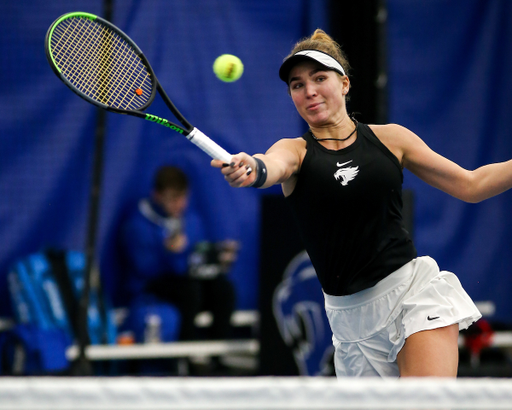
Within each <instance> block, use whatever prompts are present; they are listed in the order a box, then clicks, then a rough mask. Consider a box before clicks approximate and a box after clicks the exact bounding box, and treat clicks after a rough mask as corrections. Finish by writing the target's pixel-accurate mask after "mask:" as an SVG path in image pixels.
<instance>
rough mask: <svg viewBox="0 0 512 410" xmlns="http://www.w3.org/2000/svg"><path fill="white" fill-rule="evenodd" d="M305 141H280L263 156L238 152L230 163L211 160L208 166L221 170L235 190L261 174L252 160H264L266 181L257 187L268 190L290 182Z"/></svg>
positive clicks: (253, 180) (250, 182)
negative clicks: (276, 185) (273, 186)
mask: <svg viewBox="0 0 512 410" xmlns="http://www.w3.org/2000/svg"><path fill="white" fill-rule="evenodd" d="M304 149H305V142H304V140H303V139H302V138H296V139H286V138H285V139H282V140H279V141H278V142H276V143H275V144H274V145H272V147H270V148H269V149H268V151H267V152H266V153H265V154H255V155H254V157H252V156H250V155H249V154H246V153H245V152H241V153H239V154H236V155H233V157H232V162H231V164H223V163H222V161H219V160H212V162H211V165H212V166H213V167H215V168H220V169H221V172H222V174H223V175H224V178H225V179H226V180H227V181H228V182H229V185H231V186H232V187H236V188H243V187H250V186H252V185H253V184H254V182H255V181H256V180H257V178H258V175H259V173H260V172H262V168H261V166H258V163H257V161H256V159H255V158H258V159H260V160H261V161H263V163H264V166H265V168H266V180H265V183H264V184H263V185H262V186H261V187H260V188H268V187H270V186H272V185H275V184H280V183H284V182H286V181H287V180H289V179H290V178H291V177H292V176H293V175H294V174H295V173H297V172H298V170H299V168H300V163H301V161H302V156H303V153H302V151H303V150H304Z"/></svg>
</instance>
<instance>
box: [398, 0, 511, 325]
mask: <svg viewBox="0 0 512 410" xmlns="http://www.w3.org/2000/svg"><path fill="white" fill-rule="evenodd" d="M388 6H389V62H390V90H391V95H390V116H391V118H390V119H391V121H392V122H396V123H399V124H402V125H404V126H406V127H408V128H409V129H411V130H412V131H414V132H415V133H417V134H418V135H419V136H420V137H421V138H422V139H423V140H425V142H426V143H427V144H428V145H429V146H430V147H431V148H433V149H434V150H435V151H437V152H439V153H440V154H441V155H444V156H446V157H448V158H450V159H451V160H453V161H455V162H457V163H458V164H460V165H461V166H463V167H465V168H468V169H475V168H478V167H479V166H482V165H485V164H488V163H493V162H499V161H505V160H508V159H510V158H512V139H511V138H510V135H512V134H511V132H512V125H511V124H512V122H511V118H512V104H511V103H510V102H511V97H510V94H511V92H512V77H511V76H510V72H511V70H512V54H511V53H510V50H512V25H511V24H510V22H511V21H512V2H510V1H508V0H491V1H488V0H449V1H446V0H430V1H428V2H419V1H413V2H411V1H409V0H388ZM405 181H406V182H405V184H406V186H407V187H409V188H411V189H413V190H414V192H415V197H416V202H415V211H416V218H415V224H416V225H415V233H416V238H415V239H416V245H417V248H418V251H419V253H420V254H428V255H431V256H433V257H434V258H436V259H437V260H438V262H439V265H440V266H441V268H442V269H447V270H451V271H453V272H455V273H456V274H457V275H458V276H459V278H460V280H461V282H462V283H463V285H464V286H465V288H466V290H467V291H468V293H469V294H470V295H471V296H472V297H473V298H474V299H475V300H477V301H478V300H492V301H494V302H495V303H496V304H497V313H496V319H498V320H502V321H504V322H508V323H512V298H511V297H510V295H511V294H512V275H511V274H510V266H512V252H511V249H512V218H511V214H510V210H511V209H512V193H511V192H507V193H505V194H502V195H501V196H499V197H495V198H492V199H490V200H487V201H485V202H482V203H480V204H465V203H462V202H460V201H458V200H456V199H454V198H451V197H449V196H448V195H446V194H444V193H442V192H440V191H438V190H436V189H434V188H431V187H429V186H427V185H426V184H425V183H423V182H422V181H420V180H419V179H417V178H416V177H414V176H413V175H411V174H410V173H406V177H405Z"/></svg>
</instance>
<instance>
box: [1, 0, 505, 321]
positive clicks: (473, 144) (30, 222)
mask: <svg viewBox="0 0 512 410" xmlns="http://www.w3.org/2000/svg"><path fill="white" fill-rule="evenodd" d="M114 4H115V7H114V17H113V20H114V23H115V24H117V25H118V26H120V27H121V28H122V29H123V30H124V31H126V32H127V33H128V34H129V35H130V36H131V37H132V38H133V39H134V40H135V41H136V43H137V44H138V45H139V46H140V47H141V48H142V50H143V51H144V52H145V54H146V55H147V57H148V59H149V60H150V62H151V63H152V65H153V67H154V69H155V71H156V74H157V76H158V77H159V79H160V81H161V82H162V84H163V86H164V88H165V89H166V90H167V92H168V93H169V95H170V96H171V98H172V99H173V100H175V102H176V103H177V105H178V107H179V109H180V110H181V111H182V113H183V114H184V115H185V116H186V117H187V118H188V119H189V120H190V121H191V122H192V123H193V124H194V125H196V126H197V127H198V128H199V129H201V130H202V131H203V132H204V133H205V134H207V135H209V136H210V137H211V138H213V139H214V140H216V141H217V142H218V143H219V144H220V145H222V146H224V147H225V148H226V149H227V150H228V151H230V152H234V153H235V152H238V151H242V150H244V151H247V152H250V153H255V152H264V151H265V149H266V148H267V147H268V146H269V145H271V144H272V143H273V142H274V141H276V140H277V139H278V138H281V137H294V136H298V135H300V134H301V133H302V132H303V130H304V128H305V127H304V124H303V123H302V121H301V120H300V118H299V117H298V115H297V114H296V112H295V109H294V107H293V104H292V103H291V101H290V99H289V97H288V95H287V93H286V88H285V85H284V84H283V83H282V82H281V81H280V80H279V79H278V76H277V70H278V68H279V65H280V62H281V61H282V59H283V57H284V56H286V55H287V53H288V52H289V50H290V48H291V47H292V45H293V44H294V43H295V41H297V40H298V39H300V38H301V37H303V36H305V35H308V34H310V33H311V32H312V31H313V30H314V29H315V28H316V27H322V28H324V29H326V30H327V31H329V27H328V26H327V14H328V1H327V0H323V1H319V0H301V1H299V0H273V1H263V2H262V1H261V0H223V1H222V0H168V1H163V0H146V1H135V0H131V1H130V0H126V1H115V2H114ZM388 6H389V27H388V34H389V38H388V46H389V56H388V58H389V69H390V83H389V86H390V120H391V121H392V122H397V123H400V124H403V125H405V126H407V127H409V128H410V129H412V130H413V131H414V132H416V133H417V134H418V135H420V136H421V137H422V138H423V139H424V140H425V141H426V142H427V143H428V144H429V145H430V146H431V147H432V148H433V149H434V150H436V151H438V152H439V153H441V154H442V155H445V156H447V157H448V158H451V159H452V160H454V161H455V162H458V163H459V164H461V165H462V166H464V167H466V168H476V167H478V166H480V165H483V164H486V163H489V162H495V161H502V160H506V159H508V158H511V157H512V140H511V138H510V135H511V132H510V131H511V126H510V118H512V115H511V114H512V112H511V111H512V108H511V104H510V97H509V93H510V91H511V90H512V87H511V85H512V84H511V81H512V80H511V78H510V75H509V73H510V72H511V71H512V70H511V69H512V61H511V58H512V57H511V55H510V50H511V49H512V28H511V25H510V21H512V3H511V2H510V1H508V0H430V1H429V2H423V1H410V0H388ZM76 10H82V11H87V12H91V13H95V14H99V15H101V13H102V1H100V0H88V1H85V0H81V1H79V0H67V1H53V2H47V1H42V0H26V1H23V2H2V4H1V5H0V11H1V12H2V15H3V16H4V24H2V25H1V26H0V51H1V55H2V63H1V64H0V79H1V84H2V87H0V108H1V109H0V197H1V198H2V200H1V201H0V315H6V314H9V313H10V307H9V304H8V296H7V295H8V292H7V285H6V280H5V278H6V275H7V272H8V268H9V266H10V264H11V263H12V262H13V261H14V260H16V259H17V258H19V257H21V256H23V255H25V254H27V253H29V252H34V251H37V250H39V249H41V248H43V247H46V246H58V247H65V248H72V249H83V248H84V246H85V233H86V223H87V218H88V201H89V189H90V179H91V171H92V170H91V165H92V155H93V148H94V147H93V142H94V138H93V137H94V129H95V122H96V117H97V109H96V108H94V107H92V106H90V105H89V104H87V103H86V102H85V101H83V100H81V99H80V98H78V97H76V96H75V95H74V94H73V93H71V92H70V91H69V90H68V89H67V88H66V87H65V86H64V85H63V84H62V83H61V82H60V81H59V80H58V79H57V78H56V77H55V75H54V74H53V73H52V71H51V70H50V68H49V66H48V63H47V62H46V58H45V55H44V47H43V39H44V36H45V33H46V30H47V28H48V27H49V25H50V24H51V23H52V22H53V21H54V20H55V19H56V18H57V17H58V16H60V15H62V14H64V13H66V12H69V11H76ZM344 18H349V16H340V24H342V22H343V19H344ZM361 52H364V50H361ZM223 53H231V54H235V55H238V56H239V57H240V58H241V59H242V61H243V62H244V64H245V73H244V75H243V77H242V78H241V79H240V80H239V81H237V82H235V83H231V84H227V83H222V82H220V81H219V80H217V79H216V77H215V76H214V74H213V72H212V69H211V67H212V64H213V61H214V59H215V58H216V57H217V56H218V55H220V54H223ZM349 58H350V56H349ZM352 92H353V93H357V90H356V89H354V90H352ZM150 112H155V113H156V114H161V115H162V116H166V115H167V110H166V108H165V107H164V106H163V105H161V104H157V103H155V105H154V107H152V108H151V109H150ZM107 125H108V130H107V136H106V147H105V164H104V175H103V179H102V182H103V185H102V191H101V195H102V196H101V209H100V226H99V228H100V229H99V237H98V251H99V256H100V262H101V270H102V275H103V278H104V281H105V284H106V286H107V289H108V290H109V291H110V292H111V293H112V295H113V296H114V299H115V298H116V297H117V295H116V289H118V285H119V283H120V281H122V277H123V272H122V269H121V268H120V265H119V259H118V254H117V249H116V241H115V239H116V233H117V229H118V227H119V223H120V221H121V220H122V218H123V216H124V214H125V212H126V211H127V209H129V208H130V207H131V206H133V204H134V203H135V202H136V201H137V199H138V198H139V197H141V196H143V195H146V194H147V193H148V191H149V189H150V185H151V177H152V175H153V172H154V171H155V169H156V168H157V167H158V166H160V165H162V164H169V163H173V164H177V165H181V166H182V167H183V168H185V170H186V171H187V172H188V173H189V174H190V176H191V178H192V185H193V192H194V195H193V198H192V206H194V207H196V208H197V209H198V210H199V211H200V212H201V213H202V214H203V215H204V217H205V218H206V220H207V221H208V228H209V234H210V236H211V238H212V239H221V238H225V237H231V238H235V239H239V240H240V241H241V242H242V249H241V253H240V258H239V260H238V262H237V263H236V265H235V267H234V271H233V273H232V277H233V279H234V281H235V282H236V284H237V290H238V305H239V308H242V309H254V308H257V301H258V268H259V262H258V250H259V226H260V219H259V199H260V196H261V195H263V194H265V193H269V190H267V191H261V190H250V189H248V190H235V189H231V188H229V186H227V184H226V183H225V182H224V180H223V178H222V177H221V176H220V175H219V173H218V172H217V170H214V169H211V168H210V166H209V161H210V160H209V157H208V156H207V155H206V154H204V153H203V152H202V151H200V150H199V149H197V148H196V147H195V146H193V145H192V144H190V143H189V142H188V141H186V140H185V139H184V138H182V137H180V136H179V135H177V134H175V133H172V132H170V131H168V130H167V129H166V128H164V127H158V126H155V125H153V124H149V123H147V122H145V121H140V120H139V119H136V118H130V117H126V116H119V115H116V114H109V115H108V124H107ZM405 181H406V182H405V183H406V187H407V188H410V189H413V190H414V192H415V196H416V205H415V211H416V218H415V222H416V229H415V236H416V237H415V239H416V244H417V247H418V250H419V252H420V253H421V254H429V255H431V256H433V257H434V258H436V259H437V260H438V262H439V264H440V266H441V268H442V269H448V270H452V271H454V272H455V273H457V275H458V276H459V278H460V279H461V281H462V283H463V284H464V285H465V287H466V289H467V290H468V292H469V293H470V295H471V296H472V297H473V298H474V299H475V300H493V301H495V302H496V304H497V307H498V311H497V318H499V319H501V320H503V321H506V322H509V323H512V298H510V296H509V295H510V294H512V284H511V282H512V279H511V277H512V275H511V273H510V266H511V265H512V263H511V262H512V260H511V259H512V252H511V247H512V229H511V228H512V217H511V215H510V209H512V206H511V205H512V195H511V193H506V194H504V195H501V196H499V197H497V198H494V199H491V200H489V201H486V202H484V203H481V204H476V205H469V204H464V203H462V202H460V201H458V200H455V199H453V198H450V197H449V196H447V195H446V194H443V193H441V192H439V191H436V190H435V189H433V188H430V187H428V186H427V185H426V184H424V183H423V182H421V181H419V180H418V179H417V178H415V177H414V176H412V175H411V174H407V173H406V177H405ZM270 192H273V193H278V192H279V189H278V188H273V189H271V190H270Z"/></svg>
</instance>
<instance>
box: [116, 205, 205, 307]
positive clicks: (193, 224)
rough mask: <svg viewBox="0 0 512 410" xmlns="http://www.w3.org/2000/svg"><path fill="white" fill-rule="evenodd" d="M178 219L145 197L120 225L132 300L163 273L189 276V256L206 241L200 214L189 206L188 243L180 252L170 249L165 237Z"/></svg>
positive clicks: (184, 220) (185, 221)
mask: <svg viewBox="0 0 512 410" xmlns="http://www.w3.org/2000/svg"><path fill="white" fill-rule="evenodd" d="M175 222H176V220H173V218H169V217H167V216H166V215H165V213H164V212H163V210H162V209H161V208H160V207H159V206H158V205H157V204H155V203H154V202H152V201H151V200H149V199H143V200H141V201H140V202H139V206H138V208H137V210H135V212H133V213H132V214H131V215H130V216H129V217H128V218H127V220H126V221H125V222H124V223H123V225H122V227H121V236H120V242H121V248H122V252H123V254H124V255H123V257H124V258H125V261H126V266H127V269H128V272H126V274H127V276H126V277H127V283H126V285H127V291H128V296H129V297H130V299H132V298H134V297H136V296H138V295H141V294H142V293H144V289H145V288H146V285H147V283H148V282H149V281H151V280H153V279H156V278H158V277H160V276H161V275H186V274H187V273H188V259H189V256H190V254H191V252H192V251H193V250H194V247H195V245H196V244H197V243H198V242H201V241H204V240H205V234H204V228H203V226H202V222H201V220H200V218H199V216H198V215H197V214H196V213H194V212H193V211H192V210H190V209H188V210H187V211H186V213H185V215H184V217H183V218H182V219H181V221H180V223H181V225H182V229H183V230H184V231H185V233H186V235H187V238H188V244H187V246H186V248H185V249H184V250H183V251H182V252H181V253H172V252H169V251H168V250H167V248H166V247H165V245H164V240H165V238H166V237H168V236H169V235H170V234H171V233H172V232H171V231H172V229H173V226H174V223H175Z"/></svg>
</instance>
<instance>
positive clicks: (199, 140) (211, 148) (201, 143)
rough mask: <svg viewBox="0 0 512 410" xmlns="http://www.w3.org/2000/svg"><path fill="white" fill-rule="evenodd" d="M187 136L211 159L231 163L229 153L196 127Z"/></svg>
mask: <svg viewBox="0 0 512 410" xmlns="http://www.w3.org/2000/svg"><path fill="white" fill-rule="evenodd" d="M187 138H188V140H189V141H190V142H193V143H194V144H196V145H197V146H198V147H199V148H201V149H202V150H203V151H204V152H206V153H207V154H208V155H209V156H210V157H212V158H213V159H220V160H221V161H223V162H224V163H226V164H230V163H231V154H230V153H229V152H227V151H226V150H225V149H224V148H222V147H221V146H220V145H218V144H217V143H216V142H214V141H212V140H211V139H210V138H209V137H207V136H206V135H204V134H203V133H202V132H201V131H199V130H198V129H197V128H194V129H193V130H192V131H191V132H190V134H188V135H187Z"/></svg>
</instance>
